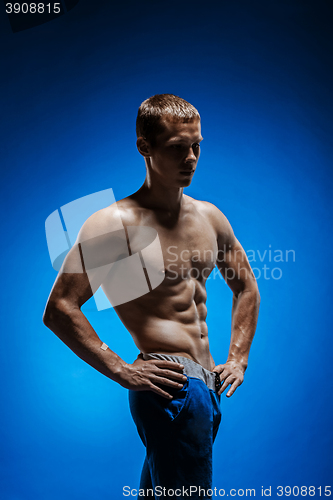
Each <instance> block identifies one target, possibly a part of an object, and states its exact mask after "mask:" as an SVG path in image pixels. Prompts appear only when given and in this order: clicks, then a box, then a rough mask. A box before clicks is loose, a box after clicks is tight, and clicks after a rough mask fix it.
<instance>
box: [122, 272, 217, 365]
mask: <svg viewBox="0 0 333 500" xmlns="http://www.w3.org/2000/svg"><path fill="white" fill-rule="evenodd" d="M168 281H169V280H168V279H166V280H164V282H163V283H162V284H161V285H160V286H159V287H157V288H156V289H155V290H153V291H151V292H150V293H148V294H146V295H144V296H142V297H140V298H138V299H135V300H133V301H131V302H128V303H126V304H122V305H120V306H116V307H115V311H116V313H117V314H118V316H119V318H120V320H121V321H122V323H123V324H124V326H125V327H126V328H127V330H128V331H129V332H130V334H131V335H132V337H133V340H134V342H135V344H136V346H137V347H138V348H139V349H140V351H141V352H142V353H152V352H154V353H161V354H162V353H163V354H171V355H174V356H184V357H187V358H189V359H192V360H193V361H195V362H197V363H199V364H201V365H202V366H203V367H204V368H206V369H207V370H212V369H213V368H214V362H213V359H212V357H211V354H210V351H209V342H208V328H207V324H206V316H207V308H206V296H207V294H206V290H205V286H204V283H200V282H198V281H197V280H195V279H185V280H182V281H181V282H180V283H177V284H170V282H168Z"/></svg>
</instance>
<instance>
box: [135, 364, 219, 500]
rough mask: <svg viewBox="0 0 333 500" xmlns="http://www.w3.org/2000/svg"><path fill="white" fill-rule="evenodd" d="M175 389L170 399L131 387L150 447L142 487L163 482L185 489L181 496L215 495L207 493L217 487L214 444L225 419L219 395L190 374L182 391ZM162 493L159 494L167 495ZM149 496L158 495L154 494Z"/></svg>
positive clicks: (138, 422)
mask: <svg viewBox="0 0 333 500" xmlns="http://www.w3.org/2000/svg"><path fill="white" fill-rule="evenodd" d="M185 374H186V372H185ZM164 388H165V387H164ZM167 390H169V391H170V389H169V388H168V389H167ZM170 392H171V393H172V395H173V399H172V400H171V401H169V400H167V399H166V398H163V397H162V396H159V395H158V394H155V393H154V392H151V391H129V402H130V409H131V413H132V417H133V420H134V422H135V424H136V426H137V429H138V432H139V435H140V437H141V440H142V442H143V444H144V445H145V447H146V458H145V462H144V465H143V469H142V474H141V482H140V489H144V490H147V489H153V490H155V488H156V487H157V486H159V487H160V488H165V489H166V490H168V489H172V490H176V489H179V490H181V494H180V495H179V491H178V492H177V494H178V497H180V498H183V497H184V496H185V497H187V495H189V493H190V491H191V495H189V497H190V498H192V499H193V498H194V499H196V498H210V497H209V496H208V495H207V494H206V493H205V492H206V490H208V489H210V488H212V447H213V442H214V440H215V437H216V434H217V431H218V427H219V424H220V421H221V411H220V407H219V400H220V397H219V396H218V395H217V393H216V392H215V391H214V390H212V389H209V388H208V387H207V385H206V384H205V383H204V382H203V381H202V380H200V379H199V378H195V377H191V376H187V381H186V382H185V384H184V386H183V387H182V388H181V389H177V390H175V389H172V390H171V391H170ZM190 487H192V489H191V490H190ZM195 488H197V490H196V489H195ZM199 488H201V491H200V490H199ZM184 489H185V490H186V489H187V494H186V493H184ZM160 491H161V490H159V495H158V496H156V498H161V497H162V498H163V496H167V494H166V493H165V495H163V494H162V495H161V494H160ZM146 495H147V496H148V494H147V493H146ZM149 495H150V498H154V497H152V496H151V492H150V494H149ZM175 498H177V497H176V496H175Z"/></svg>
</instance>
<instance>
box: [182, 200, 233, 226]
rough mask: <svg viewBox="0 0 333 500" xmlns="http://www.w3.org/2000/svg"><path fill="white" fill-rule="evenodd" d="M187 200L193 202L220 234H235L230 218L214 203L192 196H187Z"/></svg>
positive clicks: (196, 208)
mask: <svg viewBox="0 0 333 500" xmlns="http://www.w3.org/2000/svg"><path fill="white" fill-rule="evenodd" d="M187 202H188V203H189V204H192V206H193V208H194V210H196V211H197V212H198V213H200V215H202V216H203V217H205V218H206V219H207V221H208V222H209V223H210V224H211V225H212V226H213V228H214V229H215V231H216V233H217V234H218V235H221V234H223V235H225V234H227V235H232V234H233V230H232V227H231V224H230V222H229V220H228V219H227V217H226V216H225V215H224V213H223V212H221V210H220V209H219V208H217V207H216V206H215V205H213V203H210V202H209V201H204V200H196V199H195V198H191V197H190V196H187Z"/></svg>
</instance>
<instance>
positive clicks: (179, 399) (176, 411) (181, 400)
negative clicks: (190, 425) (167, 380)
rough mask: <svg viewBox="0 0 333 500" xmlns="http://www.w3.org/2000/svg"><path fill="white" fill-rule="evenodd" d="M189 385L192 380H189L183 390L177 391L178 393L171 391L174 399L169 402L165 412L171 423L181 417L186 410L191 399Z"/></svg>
mask: <svg viewBox="0 0 333 500" xmlns="http://www.w3.org/2000/svg"><path fill="white" fill-rule="evenodd" d="M189 385H190V379H189V378H187V380H186V382H185V383H184V385H183V387H182V388H181V389H177V390H176V391H170V393H171V394H172V396H173V398H172V400H171V401H167V404H166V405H165V408H164V410H165V412H166V414H167V415H168V417H169V418H170V420H171V421H173V420H175V419H176V418H178V417H179V415H180V414H181V413H182V412H183V411H184V409H185V408H186V406H187V403H188V399H189Z"/></svg>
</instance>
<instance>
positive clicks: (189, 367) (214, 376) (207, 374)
mask: <svg viewBox="0 0 333 500" xmlns="http://www.w3.org/2000/svg"><path fill="white" fill-rule="evenodd" d="M142 356H143V359H145V360H148V359H165V360H166V361H174V362H176V363H181V364H182V365H184V370H183V372H184V374H185V375H188V376H189V377H194V378H199V379H200V380H202V381H203V382H204V383H205V384H206V385H207V387H208V389H211V390H212V391H216V392H217V391H218V390H219V389H220V387H221V382H220V377H219V375H218V373H216V372H211V371H209V370H207V369H206V368H204V367H203V366H201V365H200V364H199V363H196V362H195V361H193V360H192V359H189V358H185V357H184V356H173V355H172V354H160V353H155V352H150V353H142Z"/></svg>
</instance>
